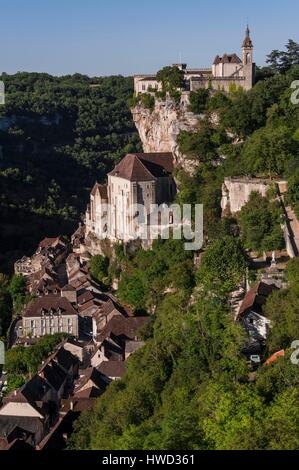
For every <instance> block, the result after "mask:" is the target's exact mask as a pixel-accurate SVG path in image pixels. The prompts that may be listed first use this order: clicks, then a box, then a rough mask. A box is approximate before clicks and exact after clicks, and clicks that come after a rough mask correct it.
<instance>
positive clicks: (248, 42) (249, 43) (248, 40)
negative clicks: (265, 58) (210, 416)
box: [242, 25, 253, 47]
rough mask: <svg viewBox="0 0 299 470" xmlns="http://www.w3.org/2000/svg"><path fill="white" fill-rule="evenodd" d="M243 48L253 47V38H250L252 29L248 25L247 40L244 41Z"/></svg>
mask: <svg viewBox="0 0 299 470" xmlns="http://www.w3.org/2000/svg"><path fill="white" fill-rule="evenodd" d="M242 47H253V43H252V41H251V37H250V29H249V26H248V25H247V28H246V33H245V39H244V41H243V45H242Z"/></svg>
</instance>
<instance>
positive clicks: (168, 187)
mask: <svg viewBox="0 0 299 470" xmlns="http://www.w3.org/2000/svg"><path fill="white" fill-rule="evenodd" d="M173 168H174V162H173V155H172V153H140V154H128V155H126V156H125V158H123V160H122V161H121V162H120V163H119V164H118V165H117V166H116V167H115V168H114V170H113V171H112V172H111V173H109V174H108V184H107V185H102V184H98V183H96V185H95V186H94V188H93V190H92V192H91V195H90V204H89V206H88V208H87V212H86V220H85V225H86V233H85V237H86V238H87V237H88V236H89V235H90V234H92V235H94V236H95V237H96V238H98V239H108V240H110V241H112V242H116V241H123V242H125V243H128V242H130V241H131V240H136V239H137V238H138V234H139V232H138V231H139V230H140V226H141V225H142V227H143V228H144V227H147V226H148V221H149V217H150V215H151V211H152V205H158V206H161V205H162V204H170V203H171V202H172V201H173V200H174V198H175V195H176V184H175V181H174V178H173V176H172V172H173ZM136 205H139V206H140V207H141V209H139V208H138V211H137V210H136ZM141 212H143V214H141ZM169 224H170V225H171V220H170V221H169Z"/></svg>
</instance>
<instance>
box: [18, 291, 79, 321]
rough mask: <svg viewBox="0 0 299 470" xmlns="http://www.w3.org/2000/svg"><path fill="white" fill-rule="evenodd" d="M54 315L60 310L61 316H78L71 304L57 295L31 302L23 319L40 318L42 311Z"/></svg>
mask: <svg viewBox="0 0 299 470" xmlns="http://www.w3.org/2000/svg"><path fill="white" fill-rule="evenodd" d="M51 309H52V310H53V311H54V312H55V313H56V312H57V311H58V309H60V311H61V314H62V315H78V314H77V312H76V310H75V309H74V307H73V306H72V304H71V303H70V302H69V301H68V300H67V299H66V298H65V297H61V296H59V295H58V296H57V295H48V296H45V297H40V298H39V299H36V300H33V301H32V302H31V303H30V304H29V305H28V306H27V308H26V310H25V313H24V317H27V318H31V317H40V316H41V313H42V310H44V311H45V312H47V313H49V312H50V310H51Z"/></svg>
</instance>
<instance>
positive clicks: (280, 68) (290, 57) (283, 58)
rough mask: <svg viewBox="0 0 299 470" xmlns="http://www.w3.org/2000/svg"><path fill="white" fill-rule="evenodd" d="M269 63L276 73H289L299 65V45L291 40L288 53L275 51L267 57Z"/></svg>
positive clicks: (287, 46) (287, 48)
mask: <svg viewBox="0 0 299 470" xmlns="http://www.w3.org/2000/svg"><path fill="white" fill-rule="evenodd" d="M267 63H268V64H269V66H270V68H271V70H272V71H274V72H282V73H283V72H287V71H288V70H289V69H290V68H292V67H293V66H294V65H299V44H298V43H296V42H295V41H293V40H292V39H289V42H288V44H287V45H286V51H278V50H277V49H275V50H274V51H272V52H271V54H269V55H268V57H267Z"/></svg>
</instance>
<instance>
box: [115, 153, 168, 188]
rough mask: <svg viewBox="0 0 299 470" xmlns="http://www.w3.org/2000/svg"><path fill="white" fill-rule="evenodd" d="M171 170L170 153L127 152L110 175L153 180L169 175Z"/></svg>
mask: <svg viewBox="0 0 299 470" xmlns="http://www.w3.org/2000/svg"><path fill="white" fill-rule="evenodd" d="M172 171H173V155H172V153H148V154H146V153H139V154H128V155H126V156H125V158H124V159H123V160H122V161H121V162H120V163H119V164H118V165H117V166H116V167H115V169H114V170H113V171H112V172H111V173H110V176H117V177H119V178H123V179H127V180H129V181H153V180H155V179H156V178H159V177H163V176H169V175H170V174H171V173H172Z"/></svg>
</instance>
